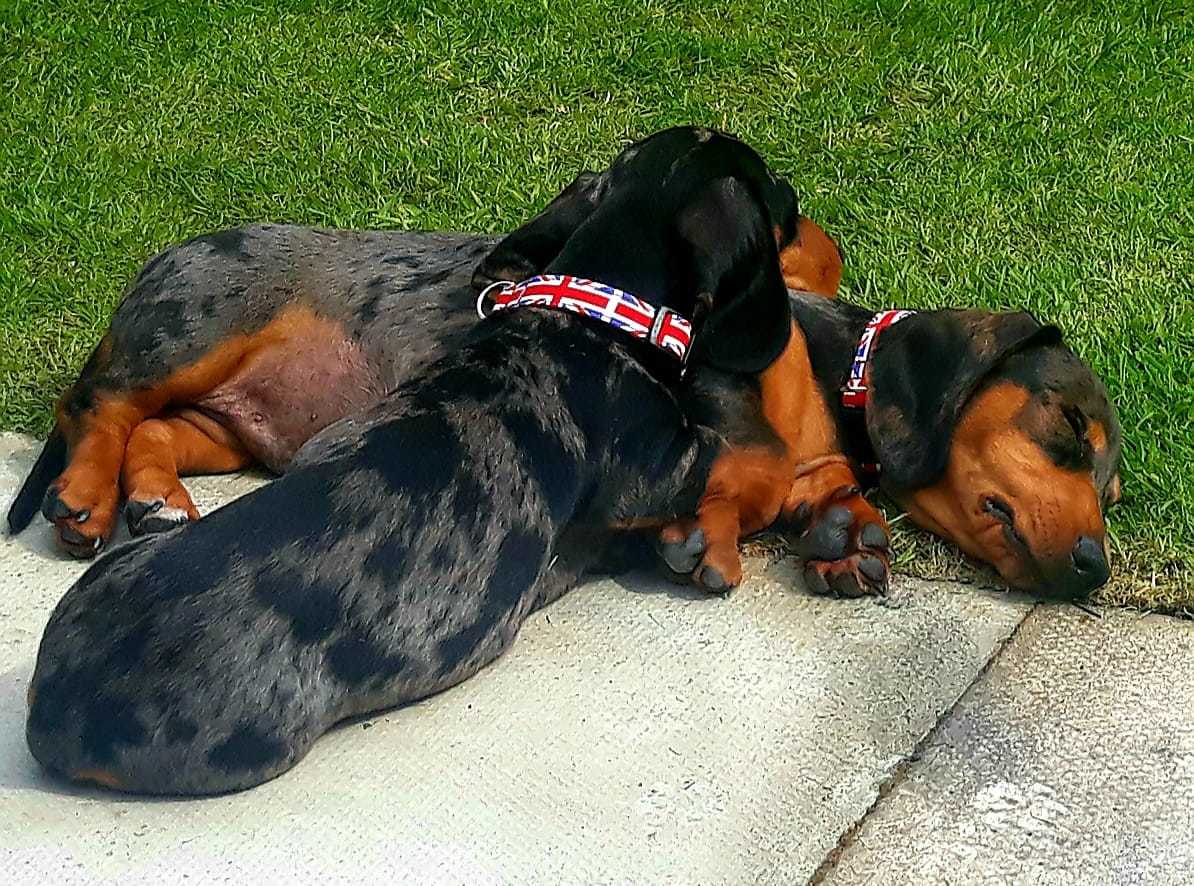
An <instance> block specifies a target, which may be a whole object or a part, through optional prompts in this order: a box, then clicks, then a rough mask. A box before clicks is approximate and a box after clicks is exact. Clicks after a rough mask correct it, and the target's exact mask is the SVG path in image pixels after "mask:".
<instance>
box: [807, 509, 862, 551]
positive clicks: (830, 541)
mask: <svg viewBox="0 0 1194 886" xmlns="http://www.w3.org/2000/svg"><path fill="white" fill-rule="evenodd" d="M853 522H854V515H853V514H851V513H850V511H849V510H848V509H847V508H843V507H842V506H841V505H834V506H833V507H831V508H830V509H829V510H827V511H826V512H825V515H824V516H823V517H821V519H820V520H819V521H818V522H817V523H816V524H815V525H814V526H813V527H812V529H810V530H809V531H808V532H807V533H805V534H804V535H803V536H801V537H800V539H798V540H797V542H796V544H795V548H796V555H797V556H798V557H800V558H802V559H804V560H840V559H842V557H844V556H846V549H847V548H848V546H849V544H850V531H849V530H850V524H851V523H853Z"/></svg>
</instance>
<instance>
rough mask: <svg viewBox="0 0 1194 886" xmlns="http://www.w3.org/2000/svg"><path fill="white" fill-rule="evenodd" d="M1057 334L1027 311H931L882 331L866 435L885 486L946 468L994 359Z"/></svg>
mask: <svg viewBox="0 0 1194 886" xmlns="http://www.w3.org/2000/svg"><path fill="white" fill-rule="evenodd" d="M1060 341H1061V332H1060V331H1059V330H1058V329H1057V327H1056V326H1044V325H1042V324H1041V323H1039V322H1038V321H1037V320H1036V318H1035V317H1033V316H1032V315H1031V314H1027V313H1023V312H1018V313H1006V314H992V313H988V312H986V311H959V310H949V311H932V312H925V313H921V314H914V315H913V316H911V317H908V318H907V319H905V320H903V321H901V322H900V323H897V324H896V325H895V326H892V327H891V328H889V329H887V330H886V331H885V332H883V333H882V335H880V336H879V339H878V341H877V343H876V345H875V351H874V355H873V357H872V358H871V365H870V369H869V376H868V384H869V388H870V397H869V402H868V403H867V411H866V424H867V433H868V436H869V437H870V439H871V444H872V446H873V447H874V449H875V455H876V456H877V458H878V462H879V464H880V465H881V467H882V473H881V474H880V482H881V484H882V485H883V488H884V489H886V490H889V491H908V490H913V489H921V488H923V487H925V486H928V485H930V484H932V483H935V482H936V481H937V480H939V479H940V478H941V476H942V475H943V474H944V473H945V468H946V465H947V463H948V460H949V449H950V445H951V444H952V441H953V433H954V428H955V427H956V426H957V424H958V420H959V419H960V417H961V415H962V410H963V409H964V408H965V406H966V403H967V402H968V401H969V400H970V398H971V397H972V396H973V395H974V394H975V392H976V391H977V390H978V388H979V386H980V385H981V384H982V383H983V381H984V380H985V379H986V378H987V377H988V376H989V375H990V374H991V372H993V371H994V370H995V369H996V368H997V367H998V366H999V364H1000V363H1002V362H1003V361H1004V360H1006V359H1007V358H1008V357H1009V356H1011V355H1012V354H1014V353H1016V352H1017V351H1022V350H1024V349H1025V348H1029V347H1036V346H1040V345H1051V344H1057V343H1058V342H1060Z"/></svg>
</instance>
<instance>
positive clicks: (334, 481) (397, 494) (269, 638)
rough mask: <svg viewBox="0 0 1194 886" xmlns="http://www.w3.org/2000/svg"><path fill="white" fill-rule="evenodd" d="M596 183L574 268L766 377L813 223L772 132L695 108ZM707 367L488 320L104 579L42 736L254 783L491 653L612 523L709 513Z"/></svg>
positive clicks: (84, 581) (505, 315) (52, 674)
mask: <svg viewBox="0 0 1194 886" xmlns="http://www.w3.org/2000/svg"><path fill="white" fill-rule="evenodd" d="M594 189H595V190H594ZM589 190H590V192H592V193H593V194H594V199H586V200H583V201H578V202H577V203H576V205H575V207H574V208H575V210H576V212H577V213H578V214H577V215H576V217H574V218H572V219H571V220H570V221H569V222H568V224H567V225H566V226H565V229H564V230H562V231H559V232H556V233H553V234H552V235H551V237H552V239H553V241H558V240H559V239H560V237H563V238H564V242H563V244H562V248H559V249H557V248H556V245H555V243H554V242H553V245H552V246H551V248H550V249H549V252H555V255H554V257H553V258H552V259H551V260H550V261H549V262H548V263H547V266H546V267H545V268H544V270H545V271H546V272H547V273H549V274H560V275H572V276H578V277H584V278H589V279H592V280H598V281H601V283H603V284H606V285H607V286H611V287H617V288H618V289H621V290H626V291H628V292H631V293H634V294H635V295H637V296H638V298H639V299H640V300H642V301H643V302H645V303H646V304H647V306H648V307H649V308H650V309H651V310H652V311H653V312H655V313H656V314H657V317H665V316H667V317H669V318H670V319H672V320H674V319H676V317H675V315H671V314H666V312H663V311H661V309H667V310H668V311H670V312H676V314H678V315H682V316H683V317H687V318H690V319H691V320H692V321H693V328H694V341H693V344H692V351H691V354H690V355H689V357H688V362H687V372H688V373H689V375H690V376H693V377H697V376H699V375H700V373H701V372H702V371H704V370H705V369H706V368H708V369H711V370H715V371H718V372H722V373H726V374H728V375H729V376H733V377H742V378H749V377H753V376H757V375H758V374H759V373H762V372H764V371H765V370H767V369H768V368H769V367H770V366H771V365H772V363H773V362H774V361H775V360H776V358H777V357H778V356H779V355H780V354H782V353H783V352H784V351H785V349H786V347H787V345H788V343H789V339H790V334H791V314H790V308H789V302H788V295H787V292H786V290H785V288H784V283H783V279H782V276H781V271H780V260H779V255H778V249H777V237H776V229H777V228H779V229H780V230H781V232H782V231H784V230H786V231H787V232H788V236H789V237H790V236H791V234H792V228H793V226H794V225H795V221H796V205H795V198H794V195H793V193H792V191H791V188H790V187H789V186H788V185H787V184H786V183H784V182H782V181H779V180H776V179H775V178H773V177H772V176H771V175H770V173H769V172H768V171H767V169H766V167H765V165H764V164H763V162H762V161H761V160H760V158H759V157H758V156H757V155H756V154H755V153H754V152H753V151H752V150H751V149H750V148H748V147H747V146H746V145H744V144H742V143H741V142H739V141H736V140H734V139H732V138H729V137H727V136H723V135H720V134H715V133H712V132H710V131H707V130H693V129H678V130H669V131H666V132H664V133H660V134H657V135H655V136H653V137H651V138H648V139H646V140H644V141H643V142H640V143H638V144H636V145H634V146H632V147H631V148H629V149H627V150H626V151H624V152H623V153H622V154H621V155H620V156H619V158H618V159H617V160H616V161H615V162H614V164H613V165H612V166H611V168H610V169H609V170H608V171H607V172H606V173H604V174H603V175H602V176H601V177H599V180H597V181H594V182H592V183H591V188H589ZM597 192H599V193H597ZM432 323H434V321H432ZM660 328H662V327H660V326H659V323H658V322H657V323H656V324H655V325H654V326H653V327H652V332H651V335H652V338H653V340H654V338H655V335H656V332H657V331H658V329H660ZM661 341H662V340H661ZM147 344H148V343H147ZM353 359H354V357H353V355H351V354H348V355H346V356H345V364H346V365H351V363H352V360H353ZM305 383H306V384H310V383H312V380H310V379H307V380H305ZM379 384H384V380H379ZM683 389H684V382H683V380H682V363H681V361H680V360H679V359H677V357H676V355H675V354H673V353H672V352H670V351H669V350H667V349H665V348H663V347H658V346H656V345H655V344H652V343H650V342H648V341H642V340H640V339H637V338H633V337H631V336H629V335H626V334H624V333H623V332H621V331H618V330H615V329H612V328H611V327H610V326H609V325H607V324H606V323H604V322H601V321H599V320H597V319H590V318H589V317H583V316H578V315H576V314H572V313H563V312H560V311H556V310H550V309H542V308H537V307H521V308H508V309H506V310H504V311H502V312H500V313H499V314H497V315H496V316H494V317H491V318H490V319H487V320H485V321H484V322H481V323H478V324H477V325H476V326H475V327H474V328H473V329H472V331H471V332H470V333H469V334H468V335H467V336H466V337H465V340H464V341H463V343H462V344H460V346H459V347H458V348H457V349H455V350H454V351H452V352H450V353H448V354H446V355H445V356H443V357H441V358H440V359H438V360H436V361H434V362H432V363H431V365H429V366H428V367H427V368H426V370H425V372H424V373H423V374H422V375H420V376H418V377H415V378H413V379H410V380H408V381H406V382H405V383H404V384H402V385H400V386H399V387H398V388H397V390H396V391H394V392H393V393H392V394H390V395H388V396H386V397H385V398H384V399H382V400H381V402H380V403H378V404H377V405H375V406H373V407H372V408H369V409H367V410H366V411H364V412H362V413H359V414H358V415H356V416H355V417H354V418H351V419H349V420H347V421H348V422H349V423H350V424H348V425H347V426H345V425H340V426H338V427H337V428H336V432H335V433H334V434H328V435H326V436H323V437H316V438H315V439H314V440H312V441H311V443H310V444H308V445H307V447H305V449H304V450H303V452H302V453H301V454H300V455H299V457H298V458H297V459H296V460H295V463H294V464H292V465H291V467H290V469H289V470H288V472H287V473H286V474H285V475H284V476H283V477H282V478H281V479H279V480H278V481H276V482H275V483H273V484H271V485H269V486H267V487H264V488H262V489H260V490H258V491H256V492H254V493H251V494H250V495H247V496H245V497H244V498H241V499H239V500H237V501H236V502H233V503H232V504H230V505H228V506H226V507H224V508H221V509H220V510H218V511H216V512H215V513H213V514H211V515H210V516H208V517H206V518H204V519H203V520H200V521H199V522H197V523H195V524H194V525H192V526H189V527H187V528H186V529H185V530H183V531H179V532H172V533H165V534H159V535H151V536H148V537H146V538H143V539H140V540H137V541H135V542H133V543H131V544H129V545H127V546H124V547H121V548H118V549H117V550H115V551H113V552H111V553H110V554H109V555H107V556H105V557H104V558H102V559H101V560H100V561H98V562H97V563H96V564H95V565H94V566H93V567H92V568H91V569H90V570H89V571H88V572H87V573H85V574H84V575H83V577H82V578H81V579H80V580H79V581H78V582H77V583H76V584H75V585H74V586H73V587H72V588H71V589H70V590H69V591H68V593H67V594H66V596H65V597H64V598H63V600H62V601H61V602H60V603H59V605H58V607H57V608H56V609H55V611H54V613H53V615H52V616H51V618H50V621H49V624H48V626H47V628H46V632H45V635H44V637H43V639H42V643H41V647H40V650H39V654H38V661H37V666H36V670H35V673H34V678H33V682H32V684H31V687H30V712H29V719H28V724H27V738H28V743H29V747H30V750H31V751H32V752H33V754H34V756H35V757H36V758H37V759H38V760H39V761H40V762H41V763H42V764H43V765H45V766H46V767H47V768H48V769H50V770H52V771H54V772H57V773H61V774H63V775H65V776H67V777H69V778H74V779H83V780H91V781H95V782H98V783H101V784H105V785H108V786H111V787H115V788H119V789H123V790H128V791H137V792H149V793H179V794H208V793H216V792H223V791H230V790H236V789H240V788H245V787H249V786H251V785H255V784H258V783H260V782H262V781H265V780H266V779H269V778H272V777H274V776H276V775H278V774H279V773H281V772H283V771H285V770H286V769H288V768H290V767H291V766H293V765H294V764H295V763H296V762H297V761H298V760H299V759H301V758H302V757H303V755H304V754H305V753H306V752H307V751H308V750H309V749H310V747H311V745H312V743H313V742H314V741H315V740H316V739H317V738H318V737H319V736H320V735H321V734H323V732H325V731H326V730H327V729H328V728H329V727H330V726H332V725H333V724H334V723H336V722H337V721H339V720H342V719H344V718H346V717H351V716H354V715H359V714H363V713H365V712H368V711H373V710H376V709H379V708H383V707H389V706H393V705H397V704H402V703H405V702H410V701H414V700H417V699H420V698H423V697H425V696H427V695H429V694H431V693H434V692H437V691H439V690H442V689H444V688H446V687H448V686H451V685H453V684H455V683H457V682H459V681H460V680H463V679H465V678H466V677H468V676H470V675H471V674H474V673H476V671H478V670H479V669H480V668H482V667H484V666H485V665H486V664H487V663H489V662H490V661H492V660H493V659H494V658H495V657H496V656H498V655H499V654H500V653H501V652H502V651H503V650H504V649H505V648H506V647H507V646H508V645H509V644H510V642H511V640H512V639H513V638H514V636H515V634H516V632H517V631H518V628H519V626H520V625H521V624H522V622H523V621H524V619H525V618H526V617H527V615H528V614H529V613H531V612H532V611H534V610H535V609H536V608H537V607H539V606H541V605H543V604H544V603H546V602H548V601H550V600H551V599H553V598H555V597H556V596H558V595H559V594H560V593H562V592H563V591H564V590H566V589H567V588H568V587H569V586H570V584H571V583H572V581H573V580H574V578H575V576H576V575H577V574H578V573H579V572H581V571H582V570H584V569H585V568H586V567H587V566H588V565H589V564H590V563H591V562H592V560H593V559H594V558H595V557H597V556H599V555H600V552H601V548H602V545H601V539H602V537H603V535H604V534H605V533H606V532H607V530H608V527H610V526H612V525H617V524H625V523H633V522H634V521H636V520H640V519H643V518H650V517H653V516H657V515H661V514H672V513H675V512H676V509H679V512H680V513H691V512H692V511H693V510H694V509H695V507H696V503H697V500H698V498H699V497H700V496H701V495H702V493H703V492H704V489H705V484H706V480H707V479H708V477H709V472H710V465H711V464H712V463H713V462H714V460H715V459H716V458H717V457H718V455H719V454H720V453H721V450H722V442H721V439H720V438H719V437H717V436H716V435H714V434H713V433H711V432H709V431H708V430H707V429H704V428H701V427H699V426H696V425H694V424H692V423H691V422H689V421H688V419H687V418H686V416H685V414H684V412H683V409H682V402H681V398H682V397H683V396H684V390H683ZM247 420H248V421H250V422H251V421H252V417H251V416H248V417H247Z"/></svg>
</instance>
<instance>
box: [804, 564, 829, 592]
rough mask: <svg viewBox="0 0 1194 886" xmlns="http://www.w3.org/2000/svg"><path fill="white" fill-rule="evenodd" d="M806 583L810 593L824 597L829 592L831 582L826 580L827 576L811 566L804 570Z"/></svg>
mask: <svg viewBox="0 0 1194 886" xmlns="http://www.w3.org/2000/svg"><path fill="white" fill-rule="evenodd" d="M804 584H805V586H806V587H807V588H808V590H809V593H810V594H816V595H817V596H819V597H824V596H825V595H826V594H828V593H829V583H828V582H826V581H825V576H823V575H822V574H821V573H820V572H818V571H817V570H816V569H813V568H812V567H811V566H810V567H808V568H807V569H805V570H804Z"/></svg>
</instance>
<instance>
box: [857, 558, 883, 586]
mask: <svg viewBox="0 0 1194 886" xmlns="http://www.w3.org/2000/svg"><path fill="white" fill-rule="evenodd" d="M858 571H859V572H861V573H862V574H863V575H865V576H866V577H867V579H868V580H869V581H870V582H871V584H875V585H883V584H886V583H887V567H886V566H885V565H884V564H883V561H882V560H880V559H879V558H878V557H863V558H862V559H861V560H859V561H858Z"/></svg>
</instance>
